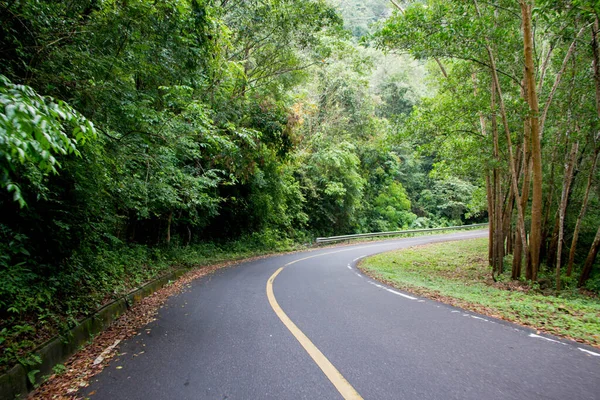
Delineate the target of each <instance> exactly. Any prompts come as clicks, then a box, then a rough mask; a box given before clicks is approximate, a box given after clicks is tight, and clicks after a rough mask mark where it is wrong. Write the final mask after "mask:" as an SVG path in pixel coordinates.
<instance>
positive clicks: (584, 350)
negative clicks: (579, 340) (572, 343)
mask: <svg viewBox="0 0 600 400" xmlns="http://www.w3.org/2000/svg"><path fill="white" fill-rule="evenodd" d="M578 349H579V350H581V351H583V352H584V353H588V354H591V355H593V356H595V357H600V354H598V353H594V352H593V351H589V350H586V349H582V348H581V347H578Z"/></svg>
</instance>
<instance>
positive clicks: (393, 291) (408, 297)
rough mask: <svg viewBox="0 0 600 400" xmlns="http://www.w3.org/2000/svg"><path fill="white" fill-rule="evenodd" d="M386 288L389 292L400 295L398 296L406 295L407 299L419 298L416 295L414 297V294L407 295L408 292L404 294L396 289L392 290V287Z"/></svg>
mask: <svg viewBox="0 0 600 400" xmlns="http://www.w3.org/2000/svg"><path fill="white" fill-rule="evenodd" d="M386 290H387V291H388V292H390V293H394V294H396V295H398V296H402V297H406V298H407V299H411V300H416V299H417V298H416V297H412V296H409V295H407V294H404V293H400V292H397V291H395V290H392V289H386Z"/></svg>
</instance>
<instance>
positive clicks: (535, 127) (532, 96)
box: [521, 0, 543, 281]
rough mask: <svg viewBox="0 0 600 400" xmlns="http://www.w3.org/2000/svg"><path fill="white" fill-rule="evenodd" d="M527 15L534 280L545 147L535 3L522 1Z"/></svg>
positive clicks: (533, 276) (525, 48)
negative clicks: (537, 74)
mask: <svg viewBox="0 0 600 400" xmlns="http://www.w3.org/2000/svg"><path fill="white" fill-rule="evenodd" d="M521 14H522V17H523V53H524V58H525V82H526V87H527V103H528V104H529V113H530V116H529V120H530V121H531V153H532V154H531V157H532V164H533V165H532V166H533V196H532V199H531V230H530V237H529V255H530V260H531V280H533V281H535V280H537V271H538V268H539V265H540V248H541V244H542V243H541V237H542V201H543V198H542V196H543V192H542V148H541V140H540V126H539V116H538V114H539V111H540V110H539V103H538V97H537V92H536V87H535V76H534V74H535V70H534V62H533V35H532V30H531V29H532V28H531V5H530V4H529V3H528V2H527V1H526V0H521Z"/></svg>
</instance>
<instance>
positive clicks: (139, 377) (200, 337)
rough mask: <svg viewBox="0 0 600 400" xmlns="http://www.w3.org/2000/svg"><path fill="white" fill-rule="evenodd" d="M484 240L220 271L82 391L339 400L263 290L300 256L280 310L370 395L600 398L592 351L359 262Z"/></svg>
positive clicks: (372, 248) (334, 253)
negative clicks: (380, 279)
mask: <svg viewBox="0 0 600 400" xmlns="http://www.w3.org/2000/svg"><path fill="white" fill-rule="evenodd" d="M486 234H487V233H486V232H482V231H471V232H462V233H455V234H450V235H436V236H424V237H417V238H408V239H398V240H388V241H383V242H372V243H367V244H358V245H353V246H341V247H338V248H327V249H320V250H315V251H310V252H303V253H296V254H291V255H283V256H275V257H270V258H267V259H262V260H258V261H253V262H249V263H244V264H240V265H238V266H235V267H231V268H227V269H223V270H220V271H218V272H216V273H215V274H213V275H211V276H208V277H205V278H202V279H200V280H197V281H196V282H194V283H193V284H192V285H191V287H190V288H189V289H188V290H186V291H185V292H184V293H182V294H180V295H177V296H174V297H173V298H171V299H170V300H169V301H168V302H167V304H166V305H165V307H164V308H163V309H161V311H160V313H159V316H158V319H157V320H156V321H155V322H153V323H151V324H149V325H148V326H147V327H146V329H143V330H142V331H141V335H139V336H135V337H134V338H132V339H130V340H128V341H126V342H125V343H123V344H122V345H121V346H120V353H122V355H121V356H119V357H117V358H115V359H114V360H113V361H112V362H111V364H110V365H109V366H108V367H107V368H106V369H105V370H104V371H103V372H102V373H101V374H100V375H98V376H96V377H95V378H94V379H93V380H92V382H91V384H90V387H88V388H86V389H85V392H83V393H82V395H84V396H87V395H88V394H90V393H93V395H92V396H91V397H90V398H91V399H93V400H100V399H111V400H113V399H143V400H153V399H220V400H223V399H311V400H313V399H342V398H344V397H343V396H342V394H340V392H339V391H338V389H337V388H336V387H337V386H334V384H335V377H334V379H333V381H332V380H330V379H329V378H328V376H327V375H326V374H325V373H324V370H327V368H325V369H324V370H323V369H322V367H323V366H322V365H318V364H317V363H316V362H315V361H314V360H313V358H311V356H310V355H309V353H308V352H307V350H305V348H304V347H303V345H301V342H300V341H299V340H298V339H297V338H296V336H294V334H293V333H292V331H290V329H289V328H288V326H286V325H284V323H283V322H282V319H281V318H280V315H279V314H277V313H276V312H275V311H274V308H273V305H272V303H270V301H269V298H268V296H267V292H268V290H266V288H267V286H268V285H267V281H269V280H270V278H272V275H273V274H274V273H275V272H276V271H277V270H278V269H279V268H281V267H282V266H284V265H286V264H288V263H290V262H293V261H295V260H300V261H296V262H294V263H292V264H290V265H288V266H286V267H285V268H284V269H283V270H282V271H280V273H279V275H277V276H276V278H275V279H274V280H272V282H273V283H272V293H273V295H274V298H275V299H276V303H278V305H279V306H280V307H281V310H283V312H284V313H285V314H286V315H287V317H289V320H291V321H292V323H293V324H294V325H295V326H296V327H297V329H298V330H300V331H301V332H302V333H303V334H304V335H305V338H306V340H308V342H309V344H312V345H314V346H315V347H316V348H317V349H318V351H320V352H321V353H322V355H323V356H324V358H325V359H326V360H328V361H329V362H330V364H331V366H332V367H334V369H335V370H336V371H337V373H338V374H339V376H340V377H343V378H342V379H345V381H346V382H347V384H348V386H349V387H350V388H351V389H353V390H355V393H358V395H360V396H361V397H362V398H364V399H477V400H480V399H502V400H507V399H600V351H598V350H597V349H594V348H591V347H586V346H582V345H580V344H578V343H575V342H570V341H565V340H561V339H558V338H555V337H551V336H541V335H535V332H534V331H532V330H529V329H526V328H522V327H519V326H517V325H514V324H510V323H506V322H503V321H499V320H494V319H492V318H489V317H485V316H481V315H478V314H475V313H472V312H465V311H463V310H461V309H457V308H453V307H450V306H447V305H444V304H441V303H437V302H435V301H432V300H428V299H421V298H418V297H416V296H412V295H410V294H409V293H403V292H399V291H395V290H391V289H390V288H388V287H386V286H383V285H378V284H376V282H372V281H371V280H370V279H369V278H367V277H365V276H363V275H361V274H360V273H359V272H358V271H357V270H356V268H355V267H354V264H355V263H356V260H357V258H359V257H363V256H366V255H371V254H375V253H379V252H383V251H388V250H393V249H397V248H402V247H409V246H414V245H418V244H424V243H431V242H436V241H445V240H459V239H465V238H472V237H480V236H485V235H486ZM307 257H308V258H307ZM440 257H443V254H440ZM304 344H306V342H305V343H304ZM334 375H335V374H334ZM338 383H339V381H338ZM346 398H350V397H348V396H346Z"/></svg>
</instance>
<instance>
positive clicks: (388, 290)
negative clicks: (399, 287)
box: [357, 274, 417, 300]
mask: <svg viewBox="0 0 600 400" xmlns="http://www.w3.org/2000/svg"><path fill="white" fill-rule="evenodd" d="M357 275H358V274H357ZM369 283H370V284H371V285H373V286H375V287H378V288H379V289H383V290H385V291H387V292H390V293H392V294H395V295H396V296H402V297H405V298H407V299H410V300H417V298H416V297H412V296H409V295H407V294H404V293H400V292H398V291H396V290H394V289H390V288H386V287H385V286H383V285H380V284H378V283H375V282H373V281H369Z"/></svg>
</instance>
